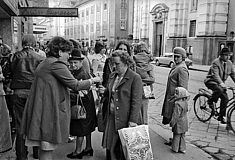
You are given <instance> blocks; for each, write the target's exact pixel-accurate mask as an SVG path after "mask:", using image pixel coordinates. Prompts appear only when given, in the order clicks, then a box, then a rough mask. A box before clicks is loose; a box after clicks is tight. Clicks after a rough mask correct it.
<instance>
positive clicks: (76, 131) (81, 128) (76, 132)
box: [67, 49, 97, 159]
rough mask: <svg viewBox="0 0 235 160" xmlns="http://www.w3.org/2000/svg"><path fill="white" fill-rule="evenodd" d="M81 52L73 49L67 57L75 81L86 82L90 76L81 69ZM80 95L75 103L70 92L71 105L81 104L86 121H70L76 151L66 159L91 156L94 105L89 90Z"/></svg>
mask: <svg viewBox="0 0 235 160" xmlns="http://www.w3.org/2000/svg"><path fill="white" fill-rule="evenodd" d="M81 55H82V54H81V50H79V49H74V50H73V51H72V53H71V56H70V57H69V63H70V68H71V72H72V74H73V76H74V77H75V78H76V79H77V80H86V79H89V78H91V77H90V74H89V73H88V72H87V71H86V70H85V69H84V67H83V63H82V61H83V59H84V57H81ZM79 92H80V93H81V94H79V95H80V96H81V101H82V102H81V101H79V102H77V96H79V95H78V93H77V92H71V95H70V97H71V105H75V104H76V103H78V104H80V105H81V104H82V105H83V106H84V107H85V110H86V113H87V114H86V115H87V116H86V119H78V120H77V119H72V120H71V123H70V135H72V136H77V139H76V149H75V151H74V152H72V153H70V154H68V155H67V157H68V158H71V159H74V158H78V159H81V158H82V157H83V156H85V155H90V156H93V149H92V146H91V133H92V132H93V131H94V130H95V127H96V126H97V121H96V112H95V103H94V98H93V94H92V91H91V90H82V91H79ZM84 136H86V147H85V149H84V150H82V142H83V139H84Z"/></svg>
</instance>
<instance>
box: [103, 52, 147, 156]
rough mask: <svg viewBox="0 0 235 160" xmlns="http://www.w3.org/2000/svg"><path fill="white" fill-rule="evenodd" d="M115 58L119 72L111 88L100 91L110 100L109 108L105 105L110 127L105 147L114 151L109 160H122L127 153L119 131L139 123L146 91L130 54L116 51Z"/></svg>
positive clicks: (106, 127) (107, 126)
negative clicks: (133, 69) (134, 69)
mask: <svg viewBox="0 0 235 160" xmlns="http://www.w3.org/2000/svg"><path fill="white" fill-rule="evenodd" d="M111 58H112V62H113V65H114V67H115V72H113V73H111V75H110V78H109V81H108V84H107V88H100V92H101V93H103V92H104V96H105V97H106V98H108V105H107V106H103V109H104V110H103V111H104V113H105V124H106V125H105V131H104V135H103V142H102V145H103V147H104V148H106V149H107V150H108V151H109V152H110V157H107V159H111V160H117V159H118V160H120V159H123V157H122V156H123V154H122V153H123V152H122V148H121V142H120V138H119V135H118V130H119V129H122V128H126V127H129V126H136V125H137V123H138V122H139V118H140V107H141V99H142V93H143V90H142V80H141V78H140V76H139V75H138V74H137V73H135V72H134V71H132V70H131V69H129V64H130V63H131V62H132V59H131V57H130V55H129V54H128V53H127V52H124V51H121V50H116V51H114V53H112V56H111Z"/></svg>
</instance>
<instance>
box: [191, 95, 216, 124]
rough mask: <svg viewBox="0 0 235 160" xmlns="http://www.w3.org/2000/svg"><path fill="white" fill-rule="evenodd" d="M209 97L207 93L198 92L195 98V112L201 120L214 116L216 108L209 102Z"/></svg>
mask: <svg viewBox="0 0 235 160" xmlns="http://www.w3.org/2000/svg"><path fill="white" fill-rule="evenodd" d="M209 98H210V96H209V95H207V94H197V95H196V96H195V98H194V113H195V115H196V117H197V118H198V120H199V121H202V122H206V121H208V120H209V119H210V118H211V117H212V116H213V113H214V110H213V109H212V108H210V107H209V105H208V103H207V101H208V99H209Z"/></svg>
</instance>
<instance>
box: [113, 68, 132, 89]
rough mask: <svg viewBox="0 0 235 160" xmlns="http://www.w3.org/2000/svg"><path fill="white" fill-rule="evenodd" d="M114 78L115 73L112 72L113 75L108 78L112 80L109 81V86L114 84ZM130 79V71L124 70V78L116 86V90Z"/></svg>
mask: <svg viewBox="0 0 235 160" xmlns="http://www.w3.org/2000/svg"><path fill="white" fill-rule="evenodd" d="M116 77H117V72H113V74H112V75H111V76H110V79H112V80H111V84H113V83H114V80H115V78H116ZM130 77H131V70H130V69H129V68H128V69H127V70H126V73H125V74H124V76H123V78H122V80H121V82H120V83H119V84H118V85H117V88H118V87H119V86H121V85H122V84H123V83H125V82H126V81H127V80H128V79H130Z"/></svg>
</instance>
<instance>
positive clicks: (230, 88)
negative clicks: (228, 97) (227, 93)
mask: <svg viewBox="0 0 235 160" xmlns="http://www.w3.org/2000/svg"><path fill="white" fill-rule="evenodd" d="M226 89H229V90H232V91H234V90H235V87H226Z"/></svg>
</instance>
